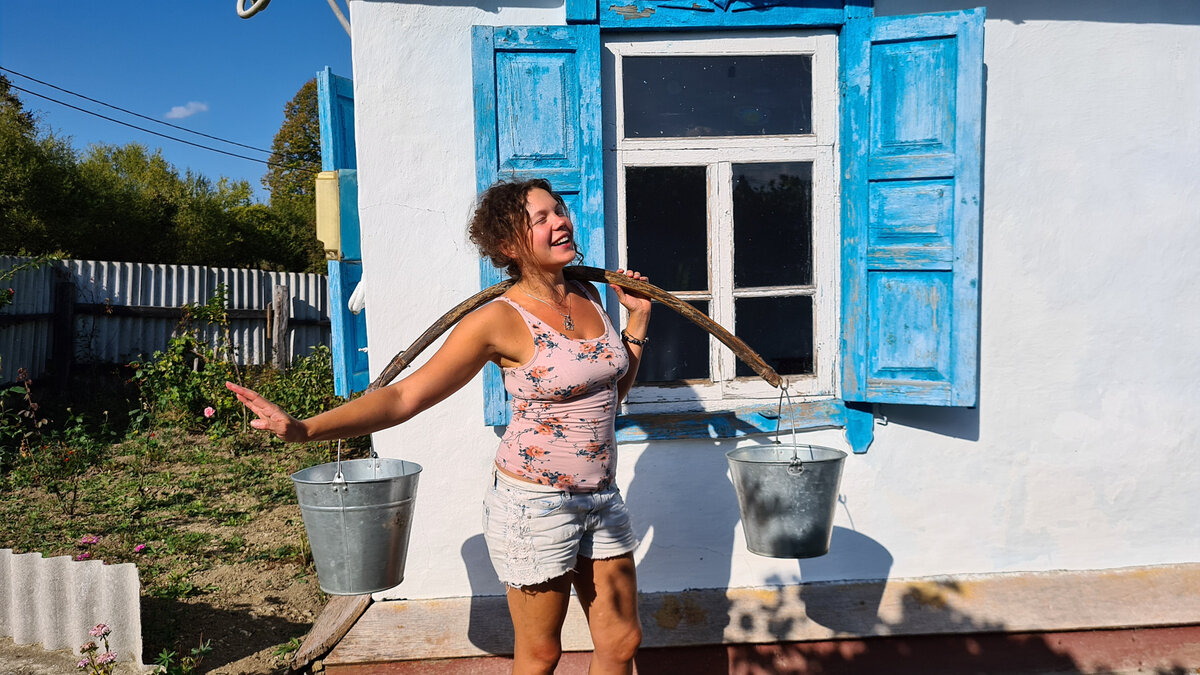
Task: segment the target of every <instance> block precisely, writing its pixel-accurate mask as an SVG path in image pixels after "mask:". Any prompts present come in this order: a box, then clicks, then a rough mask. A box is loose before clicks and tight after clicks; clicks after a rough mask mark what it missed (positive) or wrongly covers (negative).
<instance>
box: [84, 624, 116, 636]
mask: <svg viewBox="0 0 1200 675" xmlns="http://www.w3.org/2000/svg"><path fill="white" fill-rule="evenodd" d="M111 634H112V629H111V628H109V627H108V625H107V624H103V623H98V624H96V627H95V628H93V629H91V630H89V631H88V635H91V636H92V637H108V636H109V635H111Z"/></svg>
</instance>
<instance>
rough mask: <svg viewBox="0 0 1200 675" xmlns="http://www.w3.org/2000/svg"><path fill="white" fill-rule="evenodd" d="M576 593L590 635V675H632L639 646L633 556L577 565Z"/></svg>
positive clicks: (587, 559) (640, 635)
mask: <svg viewBox="0 0 1200 675" xmlns="http://www.w3.org/2000/svg"><path fill="white" fill-rule="evenodd" d="M574 584H575V592H576V594H578V595H579V603H580V604H581V605H583V613H584V615H586V616H587V619H588V627H589V629H590V630H591V633H592V644H593V645H595V647H596V651H595V652H593V653H592V665H591V668H590V669H589V671H588V672H589V673H592V675H608V673H632V672H633V656H634V654H636V653H637V649H638V645H640V644H641V643H642V623H641V620H640V619H639V618H638V609H637V570H636V568H635V566H634V564H633V554H632V553H626V554H624V555H620V556H617V557H615V558H606V559H603V560H592V559H591V558H584V557H583V556H580V557H579V559H578V561H577V562H576V572H575V579H574Z"/></svg>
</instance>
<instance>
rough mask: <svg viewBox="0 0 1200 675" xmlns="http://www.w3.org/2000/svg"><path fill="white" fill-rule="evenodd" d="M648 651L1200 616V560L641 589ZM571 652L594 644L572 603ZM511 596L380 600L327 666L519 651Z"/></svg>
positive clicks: (1188, 620) (566, 642)
mask: <svg viewBox="0 0 1200 675" xmlns="http://www.w3.org/2000/svg"><path fill="white" fill-rule="evenodd" d="M641 617H642V628H643V632H644V639H643V643H642V644H643V646H644V647H675V646H685V645H700V644H722V643H770V642H781V641H806V640H827V639H830V638H848V637H870V636H883V635H927V634H939V633H943V634H944V633H994V632H1019V631H1051V630H1054V631H1061V630H1082V629H1091V628H1124V627H1140V626H1171V625H1187V624H1195V623H1200V563H1188V564H1180V565H1162V566H1154V567H1132V568H1121V569H1109V570H1090V571H1062V572H1035V573H1005V574H981V575H969V576H960V577H934V578H922V579H888V580H881V581H855V582H840V583H820V584H809V585H798V586H783V587H761V588H731V589H702V590H693V591H684V592H681V593H649V594H643V595H642V596H641ZM563 647H564V649H565V650H567V651H587V650H590V649H591V648H592V644H591V639H590V638H589V637H588V630H587V623H586V621H585V620H584V617H583V613H582V611H580V609H579V606H578V603H577V602H575V601H574V600H572V602H571V606H570V610H569V612H568V615H567V620H566V625H565V626H564V629H563ZM511 650H512V628H511V623H510V621H509V618H508V610H507V605H506V603H505V600H504V598H503V597H502V596H481V597H474V598H446V599H438V600H412V601H404V600H392V601H385V602H376V603H374V604H373V605H371V607H369V608H368V609H367V612H366V613H365V614H364V615H363V616H362V618H360V619H359V621H358V623H357V624H356V625H355V626H354V628H353V629H351V631H350V632H349V633H348V634H347V635H346V637H345V638H343V639H342V641H341V643H339V644H338V645H337V647H335V648H334V650H333V651H332V652H331V653H330V655H329V657H328V659H327V662H328V663H331V664H333V663H353V662H361V661H363V660H370V659H371V658H375V659H376V660H382V661H393V660H415V659H431V658H453V657H466V656H480V655H486V654H509V653H511Z"/></svg>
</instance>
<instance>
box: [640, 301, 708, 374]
mask: <svg viewBox="0 0 1200 675" xmlns="http://www.w3.org/2000/svg"><path fill="white" fill-rule="evenodd" d="M688 304H690V305H691V306H693V307H695V308H696V309H698V310H700V311H701V312H704V313H705V314H708V302H706V301H704V300H697V301H693V302H689V303H688ZM648 335H649V337H650V340H651V342H650V344H648V345H646V349H645V350H644V351H643V352H642V362H641V365H639V366H638V374H637V380H636V381H637V383H638V384H645V383H647V382H670V381H672V380H707V379H708V378H709V373H708V332H707V331H705V330H704V329H703V328H701V327H700V326H697V325H696V324H694V323H692V322H691V321H688V320H687V319H685V318H683V316H682V315H681V314H679V313H677V312H675V311H674V310H672V309H670V308H668V307H664V306H662V305H657V306H656V307H655V309H654V320H653V321H651V322H650V332H649V333H648Z"/></svg>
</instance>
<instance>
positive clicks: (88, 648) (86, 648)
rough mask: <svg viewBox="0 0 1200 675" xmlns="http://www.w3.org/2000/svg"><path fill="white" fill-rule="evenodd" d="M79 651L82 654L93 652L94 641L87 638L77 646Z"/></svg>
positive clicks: (94, 649) (94, 648)
mask: <svg viewBox="0 0 1200 675" xmlns="http://www.w3.org/2000/svg"><path fill="white" fill-rule="evenodd" d="M79 651H81V652H83V653H84V654H87V653H88V652H94V651H96V643H95V642H92V641H91V640H89V641H87V642H85V643H83V644H82V645H80V646H79Z"/></svg>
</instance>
